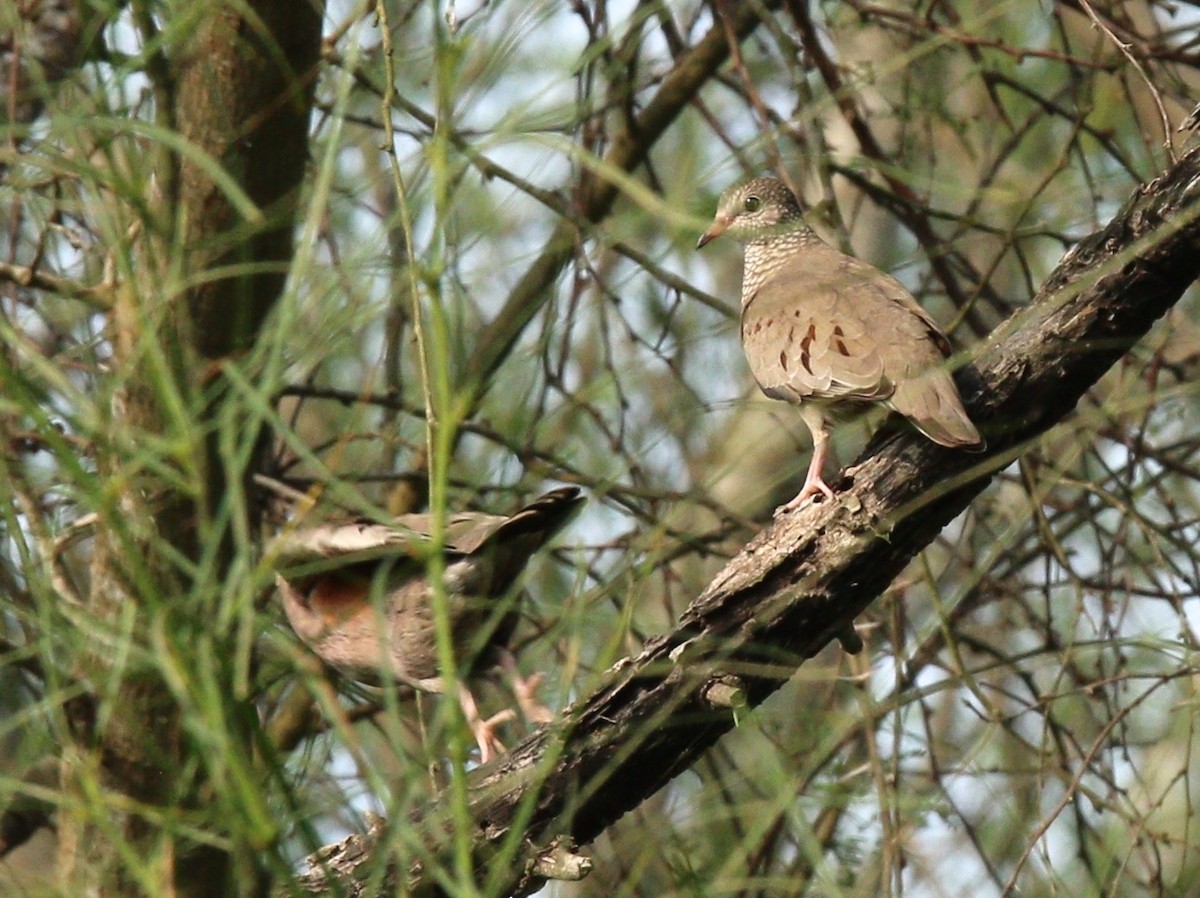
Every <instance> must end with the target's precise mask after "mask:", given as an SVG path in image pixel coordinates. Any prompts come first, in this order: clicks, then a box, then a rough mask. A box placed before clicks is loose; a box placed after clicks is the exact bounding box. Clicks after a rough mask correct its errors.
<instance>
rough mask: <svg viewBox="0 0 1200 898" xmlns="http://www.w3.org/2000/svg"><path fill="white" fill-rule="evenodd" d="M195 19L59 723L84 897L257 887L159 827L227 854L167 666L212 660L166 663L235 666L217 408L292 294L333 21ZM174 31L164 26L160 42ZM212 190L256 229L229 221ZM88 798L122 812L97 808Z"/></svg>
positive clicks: (238, 866)
mask: <svg viewBox="0 0 1200 898" xmlns="http://www.w3.org/2000/svg"><path fill="white" fill-rule="evenodd" d="M179 9H180V12H181V13H182V12H185V11H186V10H187V7H186V5H185V6H184V7H180V8H179ZM190 15H191V16H192V18H190V19H189V21H188V22H187V23H186V34H187V38H186V40H185V41H183V42H181V43H180V44H179V45H170V44H169V43H168V46H167V48H166V49H165V51H164V55H163V57H162V59H161V60H160V62H159V64H157V65H152V66H151V68H150V71H151V72H152V73H153V74H154V76H155V83H154V90H155V98H156V102H157V104H158V105H157V112H158V116H159V123H160V124H161V125H163V126H164V127H166V128H168V129H171V130H174V131H176V132H177V133H179V134H180V136H181V137H182V138H183V139H184V140H185V141H186V143H187V144H188V145H189V150H188V152H187V153H183V154H176V153H173V152H168V151H167V150H166V149H161V148H160V151H159V156H158V159H159V161H158V163H157V164H156V165H155V172H156V180H157V186H158V188H159V196H160V197H161V201H160V202H159V204H158V207H157V208H155V207H154V199H153V198H151V199H149V204H150V212H149V214H148V215H147V217H146V220H145V221H144V222H143V227H142V228H141V232H140V236H139V238H138V243H137V245H136V247H135V248H134V249H133V251H132V252H131V257H132V259H133V260H134V261H133V267H134V268H135V272H134V274H133V277H132V278H131V279H130V280H131V282H130V283H128V284H126V285H124V286H123V289H122V290H121V291H120V297H119V299H118V301H117V303H116V306H115V308H114V310H113V318H112V322H111V325H112V327H111V334H112V339H113V343H114V360H113V370H114V372H117V375H116V381H117V383H116V386H115V391H114V397H115V398H114V401H113V403H112V409H111V418H110V420H109V421H108V423H107V428H106V430H105V431H104V436H105V437H107V439H102V440H98V446H97V466H98V477H99V480H100V486H99V488H98V493H100V494H102V495H106V496H110V497H112V500H111V502H110V504H109V506H108V507H107V508H105V509H104V510H103V512H102V513H101V515H100V523H99V524H98V525H97V534H96V540H95V549H94V557H93V564H92V586H91V596H90V602H91V611H92V613H93V614H94V615H95V618H96V619H97V620H99V621H102V622H104V623H105V624H107V625H108V626H107V628H106V629H105V632H104V633H99V634H97V637H98V638H97V639H96V640H95V648H94V650H93V651H92V652H91V654H90V657H89V658H88V659H86V661H85V662H84V663H83V667H84V669H83V670H81V671H80V673H81V675H82V676H83V677H84V678H85V680H86V682H88V683H89V684H90V685H91V687H92V689H93V691H94V695H93V697H90V698H89V699H88V700H87V701H86V702H85V701H82V700H81V701H77V702H76V703H74V704H73V705H71V706H70V707H69V709H68V710H69V714H68V716H69V718H70V720H71V724H72V728H73V731H74V732H75V734H76V743H75V745H74V746H73V747H72V748H71V749H70V750H68V751H66V752H65V753H64V760H65V764H64V785H66V786H67V787H68V788H73V791H74V794H75V795H76V797H77V799H78V800H77V801H76V802H75V803H74V804H73V805H72V806H71V807H69V808H68V809H67V810H65V811H64V813H63V815H62V817H63V820H62V826H61V833H60V835H61V846H62V853H61V860H62V865H63V882H64V884H65V885H66V886H67V887H68V888H69V889H70V891H71V892H72V893H74V894H80V895H135V894H154V895H158V894H162V895H168V894H169V895H179V896H197V898H199V896H208V895H213V896H216V895H222V896H224V895H231V894H245V893H249V892H251V891H253V890H254V889H255V888H256V885H255V884H256V880H257V877H256V876H255V875H254V870H255V869H256V867H257V866H258V865H257V863H256V859H255V855H254V853H253V849H252V848H250V847H243V846H245V845H246V843H247V841H248V840H246V839H244V838H238V837H236V836H235V837H234V838H232V839H231V842H232V843H233V844H235V845H237V846H238V848H236V849H235V852H245V855H244V856H242V855H238V854H236V853H235V854H233V855H231V854H227V853H225V852H222V851H219V850H217V849H214V848H212V847H211V846H210V845H203V844H201V843H200V842H198V841H196V840H194V839H189V838H186V837H185V836H184V835H182V834H181V833H182V832H184V831H185V830H184V829H183V828H182V827H178V826H172V825H169V824H171V823H175V822H178V821H180V820H184V819H186V820H187V823H188V826H189V827H193V826H195V827H199V828H200V829H203V830H207V831H210V832H212V833H213V835H214V836H215V837H217V838H218V839H219V838H220V837H222V836H224V835H227V832H226V831H225V830H223V829H222V823H223V822H224V821H222V820H221V819H220V818H219V817H218V814H217V813H216V812H215V810H214V807H218V806H219V804H218V802H216V801H215V800H214V797H215V796H216V792H215V791H214V790H215V789H220V783H218V782H214V780H213V778H212V777H211V773H212V770H210V769H209V768H208V767H207V766H206V764H207V762H208V759H207V753H206V752H204V751H202V750H200V749H199V748H198V747H197V746H196V744H195V743H194V742H190V736H189V734H190V733H191V732H192V727H193V726H195V724H191V725H189V726H185V718H184V713H183V712H184V707H183V705H182V704H181V701H186V700H188V699H189V698H190V697H191V684H190V683H189V682H188V678H189V670H188V669H187V666H186V664H184V665H180V664H178V663H177V662H178V661H179V659H180V658H185V659H187V660H189V661H192V660H194V659H195V658H198V657H200V653H199V652H196V653H193V654H191V655H188V654H185V653H182V652H181V653H180V654H179V655H178V656H177V655H176V654H175V651H176V649H179V648H181V647H184V646H191V645H197V644H200V643H204V644H205V645H211V646H212V648H213V651H212V652H211V655H212V657H214V658H217V659H221V661H222V662H223V661H224V659H226V658H228V657H229V656H230V654H232V652H233V651H234V645H235V643H234V641H233V640H234V634H232V633H219V632H212V631H211V630H208V629H205V628H211V627H213V626H214V623H213V621H214V619H216V618H215V617H214V615H212V613H211V607H212V603H213V602H214V601H215V600H214V599H213V597H212V595H211V593H212V592H213V591H215V590H216V589H217V587H219V585H220V584H221V582H222V581H223V580H224V579H225V578H224V576H223V572H224V571H225V570H226V568H227V567H228V562H229V560H230V557H231V549H232V545H233V543H232V537H231V534H232V533H233V532H234V527H233V526H232V525H231V521H232V520H233V516H234V515H236V514H244V513H245V512H244V509H241V508H240V507H238V506H237V505H234V506H227V505H226V504H225V503H226V502H227V497H228V496H229V495H230V493H231V491H230V489H229V485H230V483H231V481H232V479H234V478H243V477H246V476H248V474H249V473H250V472H251V471H250V470H249V469H252V468H253V462H251V464H250V465H248V466H246V467H247V470H237V469H236V468H235V467H234V466H232V465H231V464H230V463H229V458H228V455H229V453H228V452H226V453H224V454H222V453H221V452H220V451H219V449H218V443H219V440H220V438H221V435H222V434H225V435H226V436H227V435H228V434H229V432H230V428H231V427H232V428H233V429H234V430H235V431H240V436H241V438H242V439H248V440H249V441H250V443H243V445H250V444H257V443H260V442H261V440H260V439H259V438H258V436H257V431H256V430H255V429H254V428H255V424H254V419H253V418H252V417H251V416H250V415H249V414H248V413H244V412H242V411H241V410H240V409H239V407H238V406H237V405H236V403H237V402H238V401H239V400H238V399H237V397H236V396H235V395H234V394H233V393H232V392H231V391H228V390H227V389H225V384H224V373H223V367H222V361H223V360H225V359H237V358H238V357H239V356H241V355H242V354H243V353H244V352H246V351H247V350H248V349H250V348H251V347H252V346H253V344H254V340H255V337H256V335H257V333H258V330H259V327H260V326H261V324H262V322H263V320H264V318H265V317H266V315H267V314H268V312H269V311H270V309H271V307H272V305H273V304H274V302H275V301H276V299H277V298H278V296H279V293H280V290H281V288H282V286H283V282H284V277H285V272H286V269H287V266H288V262H289V259H290V256H291V248H292V230H293V227H294V223H295V210H296V200H297V196H298V193H299V189H300V187H301V184H302V180H303V173H304V166H305V163H306V160H307V158H308V148H307V140H308V120H309V110H310V108H311V103H312V86H313V74H314V72H315V67H316V63H317V60H318V54H319V48H320V25H321V10H320V8H319V6H318V4H317V3H314V2H310V0H302V2H300V3H296V2H294V0H257V2H250V3H248V4H246V5H245V6H243V5H240V4H223V3H214V4H211V5H210V6H209V8H208V9H207V10H206V11H205V12H204V13H202V14H197V13H195V12H194V11H192V12H191V13H190ZM183 30H184V29H183V28H181V27H180V24H179V23H172V22H167V27H166V28H165V29H164V32H163V33H164V34H165V35H171V34H173V33H177V32H179V31H183ZM214 169H219V170H220V171H221V172H223V173H224V175H225V176H227V177H229V178H231V179H232V180H233V182H234V183H236V184H237V185H238V187H239V188H240V190H241V191H243V192H244V194H245V195H246V196H247V197H248V198H249V199H250V200H251V201H252V203H253V205H254V207H255V208H256V209H257V210H258V212H259V213H261V217H255V216H252V215H251V216H248V215H246V214H244V209H243V210H239V209H238V207H237V205H236V204H235V203H234V202H233V201H231V199H230V196H229V193H228V191H226V190H224V189H223V188H222V187H220V186H219V181H218V179H216V178H214V177H213V174H214ZM231 422H232V424H231ZM247 428H249V433H248V436H247V435H246V429H247ZM214 546H217V547H219V548H218V549H217V551H216V552H215V553H214V552H213V551H212V550H213V547H214ZM214 572H215V574H214ZM206 590H207V592H206ZM231 626H232V625H231ZM224 650H227V651H224ZM228 668H229V671H232V670H234V669H235V665H233V664H229V665H228ZM203 673H204V674H205V675H207V676H209V677H214V678H216V679H218V680H219V681H220V687H221V688H220V689H219V690H218V691H219V693H220V705H221V707H220V708H218V709H217V710H216V714H217V716H218V719H219V720H220V721H222V722H227V726H228V728H229V733H228V734H227V735H228V736H230V737H232V738H233V740H234V741H235V742H237V743H238V744H240V746H241V753H242V756H243V757H245V758H249V757H250V756H251V750H250V745H251V740H250V739H249V738H248V737H249V735H250V734H249V728H250V727H251V726H253V725H254V724H253V721H254V716H253V714H252V713H246V712H247V710H248V709H244V708H238V707H237V701H238V698H237V697H236V696H235V689H234V681H233V675H232V674H231V673H227V672H226V671H224V670H218V671H204V672H203ZM226 687H227V688H226ZM97 784H98V785H99V786H100V788H101V789H102V790H105V791H107V792H110V793H119V794H118V795H110V798H109V800H107V801H105V802H103V804H101V803H100V802H97V801H95V800H94V797H93V796H94V787H95V786H96V785H97ZM114 808H115V809H117V810H116V812H115V813H114V812H113V811H112V809H114ZM235 871H236V875H234V874H235Z"/></svg>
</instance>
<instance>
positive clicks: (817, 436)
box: [775, 403, 833, 515]
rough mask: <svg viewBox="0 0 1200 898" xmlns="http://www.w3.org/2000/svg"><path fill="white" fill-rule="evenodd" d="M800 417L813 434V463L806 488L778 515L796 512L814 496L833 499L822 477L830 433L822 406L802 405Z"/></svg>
mask: <svg viewBox="0 0 1200 898" xmlns="http://www.w3.org/2000/svg"><path fill="white" fill-rule="evenodd" d="M800 415H801V417H802V418H804V423H805V424H807V425H808V429H809V431H811V432H812V438H813V454H812V461H811V462H809V464H808V473H807V474H806V475H804V486H802V487H801V488H800V492H798V493H797V494H796V498H794V499H792V500H791V501H790V502H788V503H787V504H786V505H781V506H780V507H779V508H778V509H777V510H776V511H775V514H777V515H779V514H783V513H785V512H790V511H795V510H796V509H797V508H799V507H800V506H801V505H803V504H804V503H805V502H807V501H808V500H809V499H811V498H812V497H813V496H818V495H819V496H824V497H825V498H826V499H832V498H833V490H832V489H831V488H830V486H829V484H828V483H826V482H825V480H824V478H822V477H821V471H822V469H824V467H825V461H826V459H828V457H829V431H828V430H826V428H825V415H824V414H822V412H821V408H820V406H818V405H816V404H815V403H805V404H802V405H801V406H800Z"/></svg>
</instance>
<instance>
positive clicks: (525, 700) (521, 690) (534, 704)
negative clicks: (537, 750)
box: [500, 652, 554, 726]
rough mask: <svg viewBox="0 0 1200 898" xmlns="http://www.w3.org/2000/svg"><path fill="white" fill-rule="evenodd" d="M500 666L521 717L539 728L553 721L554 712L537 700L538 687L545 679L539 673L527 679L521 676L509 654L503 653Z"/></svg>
mask: <svg viewBox="0 0 1200 898" xmlns="http://www.w3.org/2000/svg"><path fill="white" fill-rule="evenodd" d="M500 666H501V667H503V668H504V672H505V673H506V674H507V675H508V681H509V685H510V687H511V689H512V693H513V698H515V699H516V700H517V707H518V708H520V709H521V716H522V717H524V718H525V719H526V720H528V721H529V722H530V723H533V724H538V725H539V726H540V725H541V724H546V723H550V722H551V721H552V720H554V712H553V711H551V710H550V709H549V708H547V707H546V706H545V705H543V704H542V703H541V702H540V701H538V698H537V690H538V687H539V686H541V685H542V681H543V680H545V677H544V676H543V675H542V674H540V673H535V674H532V675H530V676H528V677H523V676H521V674H520V673H519V672H518V671H517V659H516V658H514V657H513V656H512V653H511V652H505V653H504V654H503V655H502V656H501V657H500Z"/></svg>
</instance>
